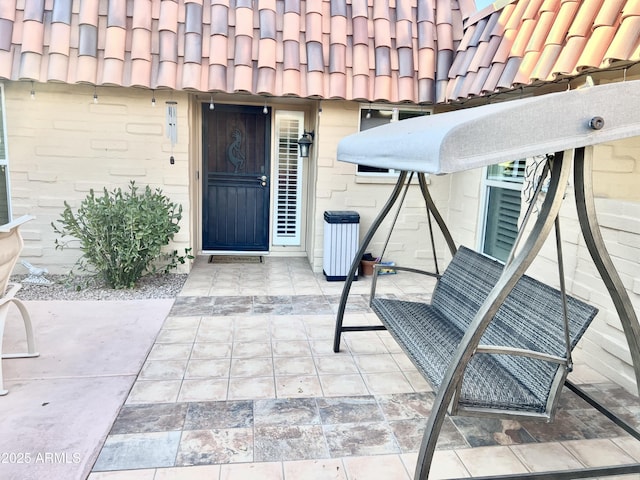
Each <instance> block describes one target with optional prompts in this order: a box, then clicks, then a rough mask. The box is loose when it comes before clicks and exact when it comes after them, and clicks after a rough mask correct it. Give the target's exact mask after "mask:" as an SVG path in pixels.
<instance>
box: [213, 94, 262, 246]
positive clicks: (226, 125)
mask: <svg viewBox="0 0 640 480" xmlns="http://www.w3.org/2000/svg"><path fill="white" fill-rule="evenodd" d="M202 120H203V169H202V172H203V175H202V182H203V198H202V249H203V250H204V251H238V252H267V251H268V250H269V191H270V183H271V179H270V161H269V157H270V151H271V146H270V141H271V109H269V111H268V113H266V114H265V113H264V111H263V107H254V106H240V105H216V106H215V109H214V110H210V109H209V105H208V104H203V106H202Z"/></svg>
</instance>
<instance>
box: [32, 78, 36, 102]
mask: <svg viewBox="0 0 640 480" xmlns="http://www.w3.org/2000/svg"><path fill="white" fill-rule="evenodd" d="M35 99H36V90H35V88H34V87H33V80H31V100H35Z"/></svg>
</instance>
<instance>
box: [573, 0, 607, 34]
mask: <svg viewBox="0 0 640 480" xmlns="http://www.w3.org/2000/svg"><path fill="white" fill-rule="evenodd" d="M602 2H603V0H584V2H583V3H582V4H581V5H580V8H579V9H578V12H577V14H576V17H575V18H574V19H573V22H572V23H571V27H569V34H568V36H569V37H587V36H589V34H590V33H591V30H592V29H593V21H594V19H595V17H596V15H597V14H598V12H599V11H600V7H601V5H602Z"/></svg>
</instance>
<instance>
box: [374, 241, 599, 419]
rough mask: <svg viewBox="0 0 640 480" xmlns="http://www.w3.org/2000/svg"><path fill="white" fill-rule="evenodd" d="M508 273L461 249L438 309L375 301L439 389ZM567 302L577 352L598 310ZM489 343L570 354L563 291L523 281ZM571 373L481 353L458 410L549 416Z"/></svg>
mask: <svg viewBox="0 0 640 480" xmlns="http://www.w3.org/2000/svg"><path fill="white" fill-rule="evenodd" d="M502 268H503V267H502V265H501V264H500V263H498V262H496V261H494V260H492V259H490V258H488V257H486V256H484V255H482V254H479V253H476V252H474V251H472V250H469V249H467V248H465V247H460V248H459V250H458V252H457V253H456V254H455V256H454V257H453V259H452V261H451V263H450V264H449V266H448V267H447V269H446V271H445V272H444V274H443V275H442V277H441V278H440V280H439V281H438V284H437V285H436V288H435V290H434V292H433V296H432V301H431V304H423V303H416V302H407V301H402V300H393V299H384V298H376V297H373V298H372V302H371V306H372V308H373V310H374V311H375V312H376V314H377V315H378V316H379V317H380V319H381V321H382V323H383V324H384V325H385V326H386V327H387V329H388V330H389V332H390V333H391V334H392V335H393V336H394V337H395V339H396V340H397V341H398V343H399V344H400V345H401V346H402V348H403V349H404V350H405V352H406V353H407V355H408V356H409V357H410V358H411V360H412V361H413V362H414V364H415V365H416V367H417V368H418V370H419V371H420V372H421V373H422V374H423V375H424V376H425V378H426V379H427V380H428V381H429V382H430V383H431V384H432V386H433V387H434V389H436V390H437V389H438V387H439V386H440V383H441V381H442V378H443V376H444V373H445V371H446V370H447V368H448V367H449V365H450V363H451V360H452V357H453V355H454V353H455V351H456V349H457V347H458V345H459V343H460V341H461V339H462V337H463V335H464V334H465V332H466V331H467V330H468V328H469V325H470V323H471V321H472V320H473V318H474V316H475V315H476V313H477V312H478V310H479V308H480V306H481V305H482V303H483V301H484V300H485V299H486V298H487V296H488V295H489V293H490V291H491V289H492V288H493V286H494V285H495V284H496V282H497V281H498V278H499V277H500V275H501V273H502ZM567 304H568V318H569V331H570V337H571V348H572V349H573V348H574V347H575V346H576V344H577V343H578V341H579V340H580V338H581V337H582V335H583V333H584V332H585V330H586V329H587V327H588V326H589V324H590V323H591V321H592V320H593V318H594V317H595V315H596V313H597V309H596V308H594V307H592V306H590V305H587V304H586V303H584V302H581V301H579V300H577V299H575V298H573V297H567ZM485 345H488V346H494V347H495V346H499V347H509V348H516V349H523V350H527V351H533V352H540V353H542V354H547V355H553V356H557V357H564V356H565V355H566V352H565V342H564V326H563V312H562V296H561V293H560V292H559V291H558V290H555V289H553V288H551V287H549V286H547V285H545V284H543V283H541V282H539V281H537V280H535V279H533V278H531V277H527V276H523V277H522V278H521V279H520V281H519V282H518V283H517V285H516V287H515V288H514V289H513V291H512V292H511V293H510V295H509V296H508V297H507V299H506V300H505V302H504V303H503V304H502V306H501V307H500V309H499V310H498V312H497V314H496V315H495V317H494V318H493V321H492V322H491V324H490V325H489V327H488V328H487V330H486V331H485V332H484V335H483V337H482V340H481V341H480V347H482V346H485ZM565 370H566V366H565V365H562V364H558V363H554V362H550V361H546V360H540V359H537V358H531V357H528V356H521V355H505V354H489V353H476V354H475V355H474V356H473V357H472V358H471V361H470V362H469V363H468V365H467V366H466V369H465V374H464V377H463V380H462V386H461V392H460V398H459V401H458V405H457V408H456V409H455V412H456V413H458V414H465V413H471V412H472V413H473V414H478V413H479V412H482V413H485V414H496V415H500V416H504V415H509V414H512V415H517V416H523V415H524V416H527V415H532V416H536V417H542V418H549V417H550V416H551V415H552V407H553V405H552V403H553V402H549V399H550V393H551V391H552V389H553V388H557V389H559V388H561V387H562V383H563V382H562V381H560V380H564V377H565V375H566V373H567V372H566V371H565ZM551 398H553V397H551Z"/></svg>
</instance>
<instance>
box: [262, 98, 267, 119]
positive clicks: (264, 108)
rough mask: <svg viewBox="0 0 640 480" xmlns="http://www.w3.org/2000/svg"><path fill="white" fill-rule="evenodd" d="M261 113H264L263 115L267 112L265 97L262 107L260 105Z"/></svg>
mask: <svg viewBox="0 0 640 480" xmlns="http://www.w3.org/2000/svg"><path fill="white" fill-rule="evenodd" d="M262 113H264V114H265V115H266V114H267V113H269V109H268V108H267V99H266V98H265V99H264V107H262Z"/></svg>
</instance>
